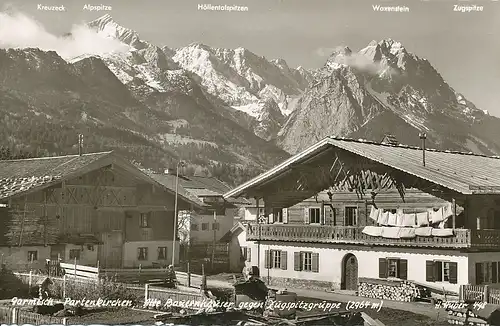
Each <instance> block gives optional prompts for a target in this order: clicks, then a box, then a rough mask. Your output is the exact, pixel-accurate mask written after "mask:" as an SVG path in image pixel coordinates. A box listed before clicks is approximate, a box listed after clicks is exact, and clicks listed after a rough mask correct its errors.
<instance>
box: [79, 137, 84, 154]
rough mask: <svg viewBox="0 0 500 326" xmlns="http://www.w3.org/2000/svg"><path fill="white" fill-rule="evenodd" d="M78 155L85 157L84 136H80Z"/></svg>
mask: <svg viewBox="0 0 500 326" xmlns="http://www.w3.org/2000/svg"><path fill="white" fill-rule="evenodd" d="M78 155H80V156H82V155H83V134H78Z"/></svg>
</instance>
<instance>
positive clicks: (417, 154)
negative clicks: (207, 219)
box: [224, 137, 500, 198]
mask: <svg viewBox="0 0 500 326" xmlns="http://www.w3.org/2000/svg"><path fill="white" fill-rule="evenodd" d="M331 148H334V149H340V150H345V151H347V152H350V153H353V154H355V155H359V156H361V157H365V158H367V159H369V160H372V161H374V162H378V163H380V164H383V165H385V166H388V167H392V168H394V169H396V170H399V171H402V172H405V173H408V174H411V175H413V176H416V177H418V178H421V179H424V180H427V181H430V182H432V183H434V184H437V185H441V186H443V187H446V188H448V189H450V190H454V191H456V192H458V193H461V194H500V157H498V156H486V155H479V154H474V153H470V152H469V153H464V152H457V151H442V150H435V149H426V155H425V157H426V159H425V160H426V164H425V166H423V164H422V149H421V148H419V147H413V146H407V145H401V144H398V145H391V144H381V143H376V142H371V141H366V140H354V139H346V138H335V137H327V138H325V139H323V140H321V141H320V142H318V143H316V144H315V145H313V146H311V147H309V148H307V149H306V150H304V151H302V152H300V153H298V154H296V155H294V156H292V157H291V158H289V159H288V160H286V161H284V162H283V163H281V164H279V165H277V166H275V167H274V168H272V169H270V170H268V171H266V172H264V173H262V174H260V175H259V176H257V177H255V178H253V179H252V180H250V181H248V182H245V183H244V184H242V185H240V186H238V187H236V188H234V189H233V190H231V191H228V192H227V193H226V194H224V197H225V198H229V197H238V196H241V195H243V194H245V193H246V192H247V191H249V190H250V189H252V188H254V187H257V186H259V185H261V184H263V183H266V182H270V181H271V180H272V179H274V178H278V177H279V176H281V175H282V174H283V173H284V172H286V171H288V170H289V169H291V167H292V165H294V166H295V165H297V164H301V163H302V162H305V161H306V160H308V161H309V163H311V161H314V159H315V157H316V156H317V155H318V154H319V153H322V152H325V151H326V150H329V149H331Z"/></svg>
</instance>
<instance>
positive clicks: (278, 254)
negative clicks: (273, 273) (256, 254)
mask: <svg viewBox="0 0 500 326" xmlns="http://www.w3.org/2000/svg"><path fill="white" fill-rule="evenodd" d="M265 255H266V257H265V260H266V263H265V266H266V268H276V269H287V252H286V251H282V250H266V251H265Z"/></svg>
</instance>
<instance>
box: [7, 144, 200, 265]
mask: <svg viewBox="0 0 500 326" xmlns="http://www.w3.org/2000/svg"><path fill="white" fill-rule="evenodd" d="M174 201H175V190H174V189H173V188H169V187H165V186H164V185H161V184H159V183H158V182H157V181H155V180H154V179H152V178H151V177H149V176H148V175H146V174H145V173H143V172H142V171H141V170H139V169H138V168H137V167H135V166H134V165H132V164H130V163H128V162H127V161H126V160H124V159H123V158H121V157H120V156H119V155H117V154H115V153H113V152H102V153H91V154H82V155H69V156H60V157H44V158H32V159H22V160H10V161H0V230H1V232H0V254H1V257H2V258H1V259H2V263H3V264H6V265H7V266H9V267H10V268H12V269H14V270H30V269H43V268H44V265H45V262H46V259H60V260H62V261H66V262H74V261H76V263H77V264H79V265H87V266H96V265H99V266H100V267H102V268H127V267H138V266H139V265H142V266H144V267H147V266H153V265H157V266H158V265H161V266H164V265H169V264H170V263H171V259H172V246H173V245H174V241H173V234H174ZM178 204H179V209H182V210H193V209H199V208H201V207H202V206H204V204H203V203H202V202H200V201H199V200H198V199H197V198H196V197H195V196H192V195H191V194H189V193H187V192H186V191H185V190H183V189H182V187H181V188H180V189H179V191H178ZM175 246H176V248H177V249H176V251H177V252H178V246H179V244H178V241H175ZM178 258H179V257H178V255H177V257H175V261H176V262H178Z"/></svg>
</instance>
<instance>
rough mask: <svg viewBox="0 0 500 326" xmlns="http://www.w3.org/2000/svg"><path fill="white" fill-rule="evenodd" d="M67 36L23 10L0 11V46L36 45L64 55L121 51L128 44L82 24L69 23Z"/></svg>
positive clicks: (25, 46)
mask: <svg viewBox="0 0 500 326" xmlns="http://www.w3.org/2000/svg"><path fill="white" fill-rule="evenodd" d="M70 33H71V34H70V36H56V35H53V34H51V33H49V32H48V31H47V30H46V29H45V28H44V27H43V26H42V25H41V24H40V23H39V22H37V21H36V20H34V19H32V18H30V17H28V16H26V15H25V14H23V13H19V12H11V13H5V12H2V13H0V48H3V49H7V48H17V49H19V48H20V49H23V48H39V49H41V50H44V51H51V50H52V51H56V52H57V53H58V54H59V55H60V56H61V57H63V58H64V59H71V58H74V57H77V56H80V55H83V54H91V55H102V54H105V53H110V52H124V51H127V50H128V46H127V45H125V44H123V43H121V42H120V41H118V40H115V39H110V38H106V37H104V36H101V35H99V34H98V33H97V32H96V31H94V30H92V29H90V28H88V27H87V26H86V25H84V24H81V25H73V27H72V29H71V31H70Z"/></svg>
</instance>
